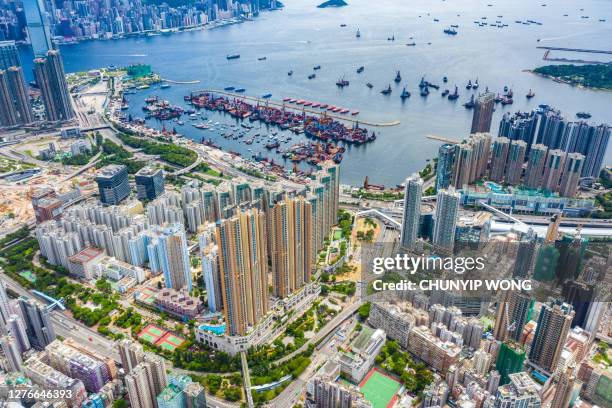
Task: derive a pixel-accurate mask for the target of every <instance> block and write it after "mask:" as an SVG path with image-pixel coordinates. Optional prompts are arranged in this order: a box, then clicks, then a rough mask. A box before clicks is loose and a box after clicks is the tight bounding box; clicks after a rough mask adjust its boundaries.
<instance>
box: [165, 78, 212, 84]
mask: <svg viewBox="0 0 612 408" xmlns="http://www.w3.org/2000/svg"><path fill="white" fill-rule="evenodd" d="M161 80H162V82H168V83H169V84H177V85H190V84H199V83H200V82H202V81H200V80H199V79H196V80H194V81H173V80H172V79H168V78H162V79H161Z"/></svg>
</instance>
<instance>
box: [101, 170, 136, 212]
mask: <svg viewBox="0 0 612 408" xmlns="http://www.w3.org/2000/svg"><path fill="white" fill-rule="evenodd" d="M95 180H96V183H98V190H99V191H100V201H101V202H102V204H105V205H117V204H119V203H120V202H121V201H123V200H124V199H125V198H127V197H128V196H129V195H130V183H129V181H128V172H127V167H125V166H124V165H122V164H109V165H108V166H106V167H103V168H101V169H100V170H98V173H97V174H96V177H95Z"/></svg>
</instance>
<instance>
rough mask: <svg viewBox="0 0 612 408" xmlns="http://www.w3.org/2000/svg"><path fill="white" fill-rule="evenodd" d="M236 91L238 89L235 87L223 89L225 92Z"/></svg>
mask: <svg viewBox="0 0 612 408" xmlns="http://www.w3.org/2000/svg"><path fill="white" fill-rule="evenodd" d="M234 89H236V88H234V87H233V86H226V87H225V88H223V90H224V91H233V90H234Z"/></svg>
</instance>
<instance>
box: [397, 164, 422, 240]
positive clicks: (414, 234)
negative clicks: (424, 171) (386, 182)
mask: <svg viewBox="0 0 612 408" xmlns="http://www.w3.org/2000/svg"><path fill="white" fill-rule="evenodd" d="M405 183H406V186H405V188H404V213H403V216H402V232H401V236H400V243H401V245H402V247H403V248H413V247H414V244H415V243H416V240H417V238H418V233H419V223H420V217H421V196H422V194H423V180H421V178H420V177H419V175H418V174H413V175H412V176H410V177H408V178H407V179H406V182H405Z"/></svg>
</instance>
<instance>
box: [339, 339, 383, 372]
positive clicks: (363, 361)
mask: <svg viewBox="0 0 612 408" xmlns="http://www.w3.org/2000/svg"><path fill="white" fill-rule="evenodd" d="M386 339H387V336H386V335H385V332H384V331H383V330H381V329H370V328H369V327H363V329H362V330H361V333H359V335H358V336H357V337H356V338H355V340H353V342H352V343H351V350H350V351H345V352H343V353H341V354H340V357H339V358H338V362H339V363H340V370H341V371H342V373H344V374H345V375H346V376H347V377H348V378H349V379H350V380H351V381H353V382H356V383H359V382H360V381H361V380H362V379H363V377H365V375H366V374H367V373H368V371H370V369H371V368H372V366H374V362H375V360H376V356H377V355H378V353H380V350H381V349H382V348H383V346H384V345H385V341H386Z"/></svg>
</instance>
